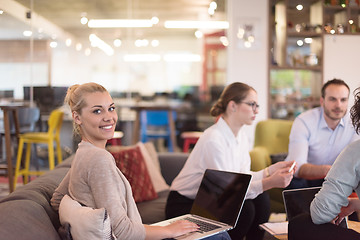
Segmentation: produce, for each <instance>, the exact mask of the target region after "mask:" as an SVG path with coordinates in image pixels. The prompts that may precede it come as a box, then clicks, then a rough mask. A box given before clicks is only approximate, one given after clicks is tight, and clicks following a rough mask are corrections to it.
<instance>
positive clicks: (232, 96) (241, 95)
mask: <svg viewBox="0 0 360 240" xmlns="http://www.w3.org/2000/svg"><path fill="white" fill-rule="evenodd" d="M250 90H253V91H255V89H254V88H252V87H250V86H249V85H247V84H245V83H241V82H234V83H232V84H230V85H228V86H227V87H226V88H225V89H224V90H223V91H222V93H221V95H220V98H219V99H218V100H217V101H216V103H215V104H214V105H213V106H212V108H211V109H210V114H211V116H214V117H217V116H219V115H221V114H223V113H225V112H226V108H227V106H228V103H229V102H230V101H234V102H235V103H240V102H241V101H242V100H244V99H245V98H246V96H247V95H248V93H249V91H250Z"/></svg>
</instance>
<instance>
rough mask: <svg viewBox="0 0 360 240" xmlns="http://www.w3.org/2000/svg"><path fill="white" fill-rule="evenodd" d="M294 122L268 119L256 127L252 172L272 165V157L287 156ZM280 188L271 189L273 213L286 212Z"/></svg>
mask: <svg viewBox="0 0 360 240" xmlns="http://www.w3.org/2000/svg"><path fill="white" fill-rule="evenodd" d="M292 123H293V121H291V120H281V119H268V120H264V121H260V122H258V123H257V125H256V129H255V140H254V148H253V149H252V150H251V151H250V157H251V170H252V171H260V170H262V169H264V168H266V167H267V166H269V165H271V157H270V155H276V154H286V153H287V152H288V146H289V135H290V131H291V126H292ZM282 190H283V189H280V188H274V189H270V190H269V191H268V192H269V195H270V204H271V212H277V213H283V212H285V208H284V203H283V199H282Z"/></svg>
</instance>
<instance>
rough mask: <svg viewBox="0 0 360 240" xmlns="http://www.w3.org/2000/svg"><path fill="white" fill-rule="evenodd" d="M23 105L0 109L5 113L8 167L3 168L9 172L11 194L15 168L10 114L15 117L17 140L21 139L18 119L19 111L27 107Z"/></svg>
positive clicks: (9, 105) (6, 105)
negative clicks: (12, 153) (12, 154)
mask: <svg viewBox="0 0 360 240" xmlns="http://www.w3.org/2000/svg"><path fill="white" fill-rule="evenodd" d="M25 106H26V105H24V104H23V103H19V104H17V103H9V104H1V105H0V109H1V110H2V111H3V113H4V132H5V146H6V148H5V149H6V150H5V151H6V163H7V166H6V167H1V168H3V169H6V170H7V175H8V178H9V190H10V192H13V191H14V172H13V171H14V167H13V164H12V156H11V129H10V114H9V113H10V112H12V115H13V117H14V124H15V134H16V137H17V139H19V134H20V126H19V118H18V111H17V110H18V109H19V108H22V107H25Z"/></svg>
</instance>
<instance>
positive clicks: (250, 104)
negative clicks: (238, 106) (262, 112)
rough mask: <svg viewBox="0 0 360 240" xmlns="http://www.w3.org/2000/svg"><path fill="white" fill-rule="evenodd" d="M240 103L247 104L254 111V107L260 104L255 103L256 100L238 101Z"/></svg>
mask: <svg viewBox="0 0 360 240" xmlns="http://www.w3.org/2000/svg"><path fill="white" fill-rule="evenodd" d="M240 103H245V104H246V105H249V106H250V107H251V108H252V110H253V111H254V112H255V111H256V109H258V108H259V107H260V105H259V104H257V103H256V102H240Z"/></svg>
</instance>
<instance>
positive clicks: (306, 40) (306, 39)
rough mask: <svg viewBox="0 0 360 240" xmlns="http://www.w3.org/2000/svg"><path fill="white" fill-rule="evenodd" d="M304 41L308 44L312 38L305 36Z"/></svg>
mask: <svg viewBox="0 0 360 240" xmlns="http://www.w3.org/2000/svg"><path fill="white" fill-rule="evenodd" d="M304 41H305V43H307V44H310V43H312V38H305V39H304Z"/></svg>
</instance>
